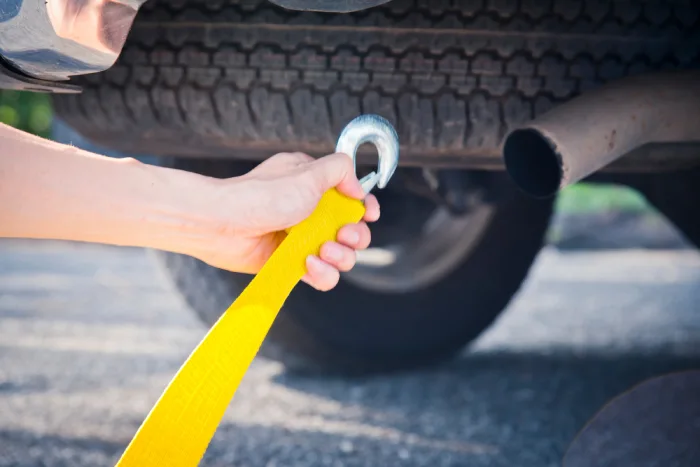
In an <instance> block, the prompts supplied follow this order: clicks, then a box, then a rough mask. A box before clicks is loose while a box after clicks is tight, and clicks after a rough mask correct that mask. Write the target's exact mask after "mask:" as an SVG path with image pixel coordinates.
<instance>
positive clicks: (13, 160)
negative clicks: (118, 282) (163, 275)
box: [0, 124, 379, 291]
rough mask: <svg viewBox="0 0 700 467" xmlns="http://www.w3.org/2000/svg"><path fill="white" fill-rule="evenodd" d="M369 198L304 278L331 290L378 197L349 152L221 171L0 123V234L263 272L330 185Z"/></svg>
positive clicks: (375, 211) (351, 260) (284, 157)
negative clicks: (203, 171) (92, 148)
mask: <svg viewBox="0 0 700 467" xmlns="http://www.w3.org/2000/svg"><path fill="white" fill-rule="evenodd" d="M334 187H335V188H337V189H338V191H340V192H341V193H343V194H345V195H347V196H349V197H352V198H356V199H364V202H365V208H366V213H365V216H364V221H363V222H360V223H358V224H349V225H346V226H344V227H342V228H341V229H340V230H339V231H338V236H337V239H336V241H331V242H327V243H325V244H324V245H323V246H322V247H321V250H320V254H319V256H310V257H308V258H307V259H306V267H307V274H306V275H305V276H304V278H303V280H304V281H305V282H306V283H308V284H309V285H311V286H313V287H314V288H316V289H318V290H322V291H327V290H330V289H332V288H333V287H335V286H336V285H337V283H338V280H339V277H340V272H341V271H349V270H350V269H352V267H353V266H354V265H355V252H356V251H357V250H361V249H364V248H367V247H368V246H369V243H370V237H371V236H370V230H369V227H368V225H367V223H368V222H374V221H376V220H377V219H379V203H378V202H377V199H376V198H375V197H374V196H372V195H367V196H365V193H364V192H363V190H362V187H361V186H360V183H359V182H358V180H357V177H356V176H355V171H354V167H353V164H352V161H351V159H350V158H349V157H348V156H347V155H345V154H332V155H329V156H326V157H322V158H320V159H317V160H315V159H313V158H312V157H310V156H308V155H306V154H302V153H281V154H277V155H275V156H273V157H271V158H269V159H267V160H266V161H265V162H263V163H262V164H260V165H259V166H258V167H256V168H255V169H254V170H252V171H250V172H249V173H247V174H245V175H243V176H240V177H235V178H229V179H223V180H222V179H214V178H210V177H205V176H202V175H197V174H193V173H189V172H184V171H180V170H175V169H170V168H164V167H156V166H152V165H147V164H142V163H140V162H138V161H136V160H134V159H128V158H127V159H114V158H109V157H104V156H100V155H97V154H93V153H90V152H87V151H83V150H80V149H77V148H75V147H73V146H66V145H62V144H58V143H55V142H52V141H48V140H45V139H42V138H38V137H35V136H32V135H28V134H26V133H23V132H21V131H19V130H15V129H14V128H11V127H8V126H6V125H3V124H0V237H5V238H32V239H54V240H72V241H80V242H92V243H103V244H110V245H120V246H132V247H144V248H154V249H159V250H165V251H171V252H174V253H181V254H185V255H189V256H192V257H195V258H198V259H200V260H202V261H204V262H206V263H208V264H210V265H212V266H215V267H218V268H221V269H227V270H229V271H234V272H242V273H251V274H252V273H256V272H257V271H258V270H260V268H261V267H262V265H263V264H264V263H265V261H267V259H268V258H269V257H270V255H271V254H272V253H273V252H274V251H275V249H276V248H277V246H279V244H280V243H281V241H282V240H283V239H284V237H285V236H286V234H285V229H287V228H289V227H292V226H294V225H296V224H298V223H299V222H301V221H302V220H304V219H305V218H306V217H308V216H309V215H310V214H311V212H312V211H313V210H314V208H315V207H316V205H317V204H318V202H319V200H320V199H321V196H322V195H323V193H325V192H326V191H327V190H329V189H331V188H334Z"/></svg>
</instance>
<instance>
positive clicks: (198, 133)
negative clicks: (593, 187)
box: [55, 0, 700, 168]
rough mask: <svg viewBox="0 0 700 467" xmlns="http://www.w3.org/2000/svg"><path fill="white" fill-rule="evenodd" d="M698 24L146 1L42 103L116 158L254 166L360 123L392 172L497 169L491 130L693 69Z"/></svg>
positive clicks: (329, 140) (682, 18) (694, 8)
mask: <svg viewBox="0 0 700 467" xmlns="http://www.w3.org/2000/svg"><path fill="white" fill-rule="evenodd" d="M699 15H700V3H699V2H692V1H673V2H671V1H668V0H644V1H635V2H632V1H628V2H613V1H601V0H586V1H572V0H549V1H539V0H522V1H471V0H457V1H454V2H446V1H421V2H415V1H411V0H393V1H391V2H388V3H386V4H384V5H381V6H378V7H375V8H371V9H369V10H366V11H360V12H356V13H350V14H322V13H315V12H309V11H290V10H286V9H284V8H281V7H279V6H276V5H274V4H272V3H271V2H269V1H267V0H252V1H250V0H150V1H149V2H147V3H145V4H144V6H143V7H142V11H141V12H140V13H139V15H138V16H137V18H136V21H135V24H134V26H133V29H132V31H131V32H130V34H129V37H128V40H127V42H126V45H125V47H124V50H123V52H122V54H121V56H120V58H119V60H118V62H117V63H116V64H115V65H114V66H113V67H112V68H111V69H109V70H107V71H106V72H104V73H98V74H94V75H89V76H83V77H76V78H75V79H74V82H75V83H76V84H79V85H81V86H83V87H84V92H83V93H81V94H78V95H65V96H56V97H55V107H56V111H57V113H58V115H59V116H61V118H63V119H65V120H66V121H67V123H69V124H70V125H71V126H72V127H73V128H75V129H77V130H78V131H79V132H80V133H81V134H83V135H84V136H86V137H88V138H89V139H91V140H92V141H94V142H97V143H100V144H102V145H104V146H108V147H112V148H115V149H119V150H121V151H123V152H137V153H144V152H145V153H147V154H153V155H162V156H198V157H224V158H231V157H232V154H236V156H235V157H238V158H251V159H252V158H257V159H258V160H259V159H262V158H264V157H266V156H269V154H272V153H274V152H279V151H290V150H299V151H304V152H307V153H309V154H312V155H323V154H328V153H329V152H331V151H332V150H333V148H334V144H335V140H336V138H337V135H338V134H339V132H340V131H341V129H342V128H343V127H344V126H345V124H347V122H348V121H350V120H351V119H352V118H354V117H356V116H357V115H360V114H367V113H374V114H378V115H381V116H383V117H385V118H387V119H388V120H389V121H390V122H391V123H392V125H394V126H395V127H396V129H397V131H398V134H399V139H400V141H401V144H402V147H401V155H402V160H403V161H404V162H408V161H409V160H411V159H414V162H416V163H420V161H425V160H426V159H427V158H430V159H431V160H433V161H435V162H440V163H441V164H442V166H443V167H444V166H446V165H448V164H450V163H451V164H456V163H467V162H468V163H470V164H471V165H470V167H482V168H487V167H492V166H499V167H502V164H501V158H500V154H501V152H500V147H499V145H500V143H501V140H502V138H503V136H504V135H505V134H507V132H508V131H509V130H510V129H512V128H514V127H516V126H518V125H520V124H522V123H524V122H527V121H529V120H530V119H532V118H533V117H535V116H538V115H540V114H542V113H544V112H546V111H547V110H549V109H550V108H552V107H553V106H556V105H558V104H559V103H562V102H565V101H567V100H569V99H571V98H572V97H574V96H576V95H578V94H580V93H581V92H584V91H586V90H588V89H592V88H595V87H597V86H599V85H600V84H602V83H605V82H608V81H611V80H614V79H617V78H621V77H623V76H629V75H634V74H638V73H643V72H646V71H653V70H661V69H669V68H689V67H693V66H697V65H698V62H699V61H700V28H698V27H697V26H698V18H699ZM241 150H242V151H241ZM477 164H480V165H477Z"/></svg>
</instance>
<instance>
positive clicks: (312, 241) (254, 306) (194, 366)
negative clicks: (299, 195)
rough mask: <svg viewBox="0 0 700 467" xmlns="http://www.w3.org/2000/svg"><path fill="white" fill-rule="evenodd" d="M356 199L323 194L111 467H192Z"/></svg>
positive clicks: (356, 213) (353, 213) (356, 209)
mask: <svg viewBox="0 0 700 467" xmlns="http://www.w3.org/2000/svg"><path fill="white" fill-rule="evenodd" d="M364 212H365V209H364V205H363V204H362V202H361V201H358V200H355V199H350V198H347V197H345V196H344V195H342V194H340V193H339V192H338V191H336V190H334V189H333V190H330V191H328V192H327V193H326V194H325V195H324V196H323V197H322V199H321V201H320V203H319V204H318V206H317V207H316V209H315V210H314V212H313V213H312V214H311V216H310V217H309V218H308V219H306V220H304V221H303V222H301V223H300V224H299V225H297V226H294V227H293V228H292V229H290V231H289V234H288V236H287V238H286V239H285V240H284V241H283V242H282V244H281V245H280V246H279V248H277V250H276V251H275V253H274V254H273V255H272V257H271V258H270V259H269V260H268V261H267V263H266V264H265V265H264V266H263V268H262V269H261V270H260V272H259V273H258V274H257V275H256V276H255V277H254V278H253V280H252V281H251V282H250V284H249V285H248V287H246V288H245V290H244V291H243V293H241V295H240V296H239V297H238V298H237V299H236V301H235V302H233V304H232V305H231V306H230V307H229V308H228V310H226V311H225V312H224V314H223V315H222V316H221V318H219V320H218V321H217V322H216V324H215V325H214V326H213V327H212V328H211V329H210V330H209V332H208V333H207V335H206V336H205V337H204V339H202V341H201V342H200V343H199V345H198V346H197V347H196V348H195V349H194V351H193V352H192V354H190V356H189V358H188V359H187V361H185V363H184V364H183V365H182V367H180V369H179V371H178V372H177V374H176V375H175V377H174V378H173V379H172V381H170V384H169V385H168V387H167V388H166V389H165V391H164V392H163V394H162V395H161V396H160V399H159V400H158V402H156V404H155V406H154V407H153V408H152V409H151V412H150V413H149V414H148V416H147V417H146V419H145V420H144V422H143V424H142V425H141V427H140V428H139V430H138V431H137V432H136V435H135V436H134V438H133V439H132V441H131V443H130V444H129V446H128V447H127V448H126V451H125V452H124V454H123V455H122V457H121V459H120V460H119V462H118V463H117V467H150V466H158V467H161V466H168V467H192V466H196V465H197V464H198V463H199V461H200V460H201V458H202V456H203V455H204V452H205V451H206V449H207V446H208V445H209V442H210V441H211V438H212V437H213V436H214V432H215V431H216V428H217V427H218V425H219V422H220V421H221V418H222V417H223V415H224V412H225V411H226V408H227V407H228V405H229V404H230V402H231V399H232V398H233V395H234V394H235V392H236V389H237V388H238V385H239V384H240V382H241V379H243V376H244V375H245V372H246V370H247V369H248V367H249V366H250V364H251V362H252V361H253V358H255V355H256V354H257V352H258V350H259V348H260V346H261V344H262V342H263V339H265V336H266V335H267V332H268V330H269V329H270V326H272V323H273V321H274V320H275V316H277V313H278V312H279V310H280V308H282V305H283V304H284V301H285V300H286V299H287V297H288V296H289V294H290V293H291V291H292V289H293V288H294V286H295V285H296V284H297V283H298V282H299V280H301V278H302V277H303V276H304V274H305V272H306V266H305V260H306V257H307V256H308V255H312V254H315V255H317V254H318V253H319V249H320V248H321V245H323V243H325V242H327V241H329V240H335V238H336V235H337V233H338V230H339V229H340V228H341V227H342V226H344V225H346V224H352V223H356V222H359V221H360V220H361V219H362V216H363V215H364Z"/></svg>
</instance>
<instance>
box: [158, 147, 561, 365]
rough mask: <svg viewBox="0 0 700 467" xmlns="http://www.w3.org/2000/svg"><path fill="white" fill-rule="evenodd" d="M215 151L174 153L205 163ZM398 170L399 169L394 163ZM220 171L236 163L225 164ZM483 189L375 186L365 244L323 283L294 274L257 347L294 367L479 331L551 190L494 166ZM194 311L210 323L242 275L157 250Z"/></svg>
mask: <svg viewBox="0 0 700 467" xmlns="http://www.w3.org/2000/svg"><path fill="white" fill-rule="evenodd" d="M221 165H227V166H228V167H231V166H236V167H237V168H238V170H240V171H241V172H243V171H247V170H248V169H250V167H245V166H241V165H238V164H230V163H228V164H226V163H222V162H209V163H206V164H203V163H201V162H198V161H183V160H179V161H176V162H175V166H176V167H178V168H182V169H186V170H193V171H197V172H200V173H203V174H206V175H212V174H213V173H216V174H219V176H222V175H221V174H222V173H224V171H222V170H218V169H217V168H216V167H217V166H221ZM404 170H405V169H404ZM225 172H226V173H225V176H233V175H236V173H235V171H232V170H230V169H229V170H228V171H225ZM481 175H483V177H482V180H481V183H483V186H484V187H485V188H484V192H486V193H487V196H486V195H485V196H482V197H480V198H478V199H477V201H474V202H473V203H472V204H471V205H470V209H469V210H468V212H467V213H466V214H464V215H461V216H452V215H449V214H448V213H447V212H446V211H445V209H444V208H443V207H439V206H436V205H435V204H433V202H432V201H429V200H426V199H424V198H421V197H419V196H411V195H409V194H407V193H404V192H402V191H400V190H398V191H397V192H392V190H391V187H392V186H401V185H402V184H401V177H402V176H403V175H402V170H399V171H398V172H397V173H396V175H395V176H394V177H395V178H396V179H392V183H391V184H389V187H387V189H386V190H382V191H379V192H377V195H378V197H379V199H380V202H381V203H382V213H383V214H382V219H380V221H379V222H378V223H377V224H375V225H373V227H372V232H373V243H372V245H373V247H372V248H371V249H369V250H367V252H365V253H366V254H365V255H362V254H359V255H358V265H357V266H356V267H355V269H354V270H353V271H351V272H350V273H347V274H344V275H343V276H342V279H341V282H340V284H339V285H338V286H337V287H336V289H334V290H333V291H331V292H328V293H321V292H317V291H315V290H313V289H312V288H311V287H308V286H306V285H305V284H299V285H298V286H297V288H296V289H295V290H294V291H293V292H292V294H291V296H290V297H289V299H288V300H287V302H286V305H285V307H284V309H283V310H282V311H281V312H280V314H279V315H278V317H277V320H276V322H275V324H274V326H273V328H272V329H271V331H270V334H269V335H268V338H267V340H266V342H265V344H264V345H263V347H262V349H261V354H262V355H264V356H267V357H271V358H274V359H277V360H279V361H282V362H283V363H284V364H285V365H286V366H287V367H288V368H290V369H293V370H296V371H312V370H323V371H333V370H335V371H342V372H351V373H352V372H366V371H379V370H391V369H399V368H407V367H413V366H416V365H420V364H425V363H428V362H433V361H437V360H440V359H445V358H449V357H450V356H453V355H455V354H456V353H457V352H458V351H459V350H460V349H462V348H463V347H464V346H465V345H466V344H467V343H468V342H469V341H470V340H472V339H474V338H475V337H476V336H478V335H479V333H481V331H483V330H484V329H485V328H486V327H487V326H488V325H489V324H490V323H491V322H492V321H493V320H494V318H495V317H496V316H497V315H498V314H499V312H500V311H501V310H502V309H503V308H504V307H505V306H506V305H507V303H508V302H509V300H510V298H511V297H512V296H513V295H514V293H515V292H516V291H517V290H518V288H519V286H520V284H521V282H522V281H523V279H524V277H525V276H526V275H527V272H528V269H529V267H530V265H531V263H532V261H533V259H534V258H535V256H536V255H537V252H538V251H539V249H540V247H541V245H542V242H543V238H544V235H545V232H546V230H547V225H548V220H549V217H550V214H551V208H552V201H551V200H549V201H547V202H545V201H538V200H533V199H530V198H528V197H526V196H524V195H521V194H520V193H519V192H518V191H517V190H516V189H515V188H514V187H513V185H512V184H511V183H510V182H509V181H508V180H507V179H506V176H505V174H498V173H491V174H489V173H484V174H481ZM156 255H157V257H158V259H159V261H160V262H161V263H162V264H163V265H164V266H165V269H166V270H167V272H168V274H170V276H171V277H172V278H173V280H174V283H175V284H176V286H177V288H178V289H179V290H180V292H181V293H182V295H183V296H184V298H185V299H186V301H187V302H188V303H189V305H190V306H191V308H193V309H194V310H195V311H196V312H197V313H198V315H199V316H200V317H201V319H202V320H203V321H204V322H205V323H207V324H209V325H211V324H213V323H214V322H215V321H216V320H217V319H218V318H219V316H220V314H221V313H222V312H223V311H224V310H225V309H226V308H228V306H229V305H230V304H231V302H232V301H233V300H234V299H235V298H236V296H237V295H238V294H239V293H240V292H241V291H242V289H243V288H244V287H245V286H246V285H247V283H248V282H249V280H250V276H247V275H242V274H234V273H230V272H226V271H222V270H219V269H215V268H212V267H210V266H208V265H206V264H204V263H202V262H200V261H198V260H196V259H193V258H190V257H186V256H181V255H176V254H172V253H165V252H156Z"/></svg>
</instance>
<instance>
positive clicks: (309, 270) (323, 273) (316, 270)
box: [302, 256, 340, 292]
mask: <svg viewBox="0 0 700 467" xmlns="http://www.w3.org/2000/svg"><path fill="white" fill-rule="evenodd" d="M302 280H303V281H304V282H306V283H307V284H309V285H310V286H311V287H313V288H315V289H316V290H320V291H321V292H327V291H329V290H331V289H332V288H333V287H335V286H336V285H338V281H339V280H340V272H339V271H338V270H337V269H336V268H334V267H333V266H331V265H330V264H328V263H326V262H325V261H323V260H321V259H320V258H319V257H318V256H309V257H307V258H306V275H305V276H304V277H303V278H302Z"/></svg>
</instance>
